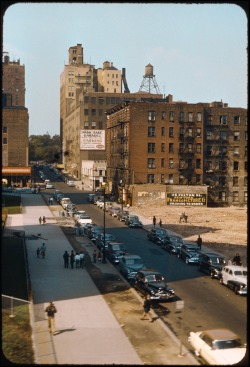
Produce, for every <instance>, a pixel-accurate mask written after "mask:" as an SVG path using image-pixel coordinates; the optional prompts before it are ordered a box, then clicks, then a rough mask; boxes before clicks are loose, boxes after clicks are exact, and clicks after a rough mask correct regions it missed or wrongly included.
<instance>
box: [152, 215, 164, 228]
mask: <svg viewBox="0 0 250 367" xmlns="http://www.w3.org/2000/svg"><path fill="white" fill-rule="evenodd" d="M153 226H154V227H155V226H156V216H155V215H154V216H153ZM159 226H160V227H162V220H161V219H160V220H159Z"/></svg>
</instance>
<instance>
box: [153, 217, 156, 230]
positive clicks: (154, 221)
mask: <svg viewBox="0 0 250 367" xmlns="http://www.w3.org/2000/svg"><path fill="white" fill-rule="evenodd" d="M153 225H154V227H155V225H156V217H155V215H154V216H153Z"/></svg>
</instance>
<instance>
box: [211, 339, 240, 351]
mask: <svg viewBox="0 0 250 367" xmlns="http://www.w3.org/2000/svg"><path fill="white" fill-rule="evenodd" d="M241 346H242V343H241V340H240V339H232V340H216V341H214V342H213V349H228V348H239V347H241Z"/></svg>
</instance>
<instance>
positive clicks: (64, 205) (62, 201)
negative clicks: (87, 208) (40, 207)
mask: <svg viewBox="0 0 250 367" xmlns="http://www.w3.org/2000/svg"><path fill="white" fill-rule="evenodd" d="M60 204H61V206H62V207H63V209H66V204H72V201H71V199H70V198H65V197H64V198H62V199H61V201H60Z"/></svg>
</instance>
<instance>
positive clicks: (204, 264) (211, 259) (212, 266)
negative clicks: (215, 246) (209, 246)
mask: <svg viewBox="0 0 250 367" xmlns="http://www.w3.org/2000/svg"><path fill="white" fill-rule="evenodd" d="M225 264H226V260H225V257H224V256H221V255H219V254H216V253H215V252H206V253H201V254H200V259H199V270H200V271H203V272H204V273H207V274H209V275H210V277H211V278H212V279H213V278H217V279H219V276H220V272H221V269H222V267H223V265H225Z"/></svg>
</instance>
